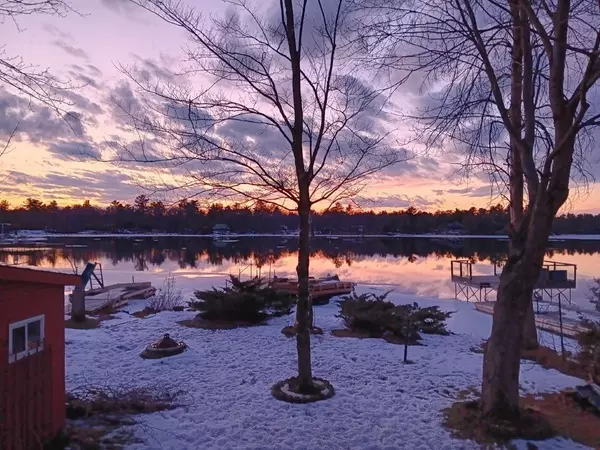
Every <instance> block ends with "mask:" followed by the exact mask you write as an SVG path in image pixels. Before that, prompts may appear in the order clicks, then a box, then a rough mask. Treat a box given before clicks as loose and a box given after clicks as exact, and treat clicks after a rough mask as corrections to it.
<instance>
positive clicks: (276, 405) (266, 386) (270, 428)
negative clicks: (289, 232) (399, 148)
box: [66, 279, 585, 450]
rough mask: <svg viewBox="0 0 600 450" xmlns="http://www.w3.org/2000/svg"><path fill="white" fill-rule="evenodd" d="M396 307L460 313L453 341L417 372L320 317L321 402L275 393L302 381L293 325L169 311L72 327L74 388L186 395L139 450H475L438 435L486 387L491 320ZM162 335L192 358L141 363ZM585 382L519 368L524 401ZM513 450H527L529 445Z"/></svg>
mask: <svg viewBox="0 0 600 450" xmlns="http://www.w3.org/2000/svg"><path fill="white" fill-rule="evenodd" d="M179 281H180V280H179V279H178V282H179ZM192 281H193V283H192ZM219 281H220V282H219ZM222 282H223V279H221V280H216V279H211V280H199V279H195V280H189V279H188V280H184V283H182V284H180V285H179V287H183V288H184V294H186V295H185V298H189V295H187V294H189V293H190V292H191V288H192V284H193V286H194V287H196V288H205V287H206V286H207V284H208V285H210V284H211V283H214V284H216V285H220V284H222ZM155 285H156V286H157V287H158V286H159V284H158V283H156V284H155ZM359 291H361V289H359ZM388 298H389V300H391V301H394V302H397V303H409V302H410V303H412V302H414V301H416V302H418V303H419V304H421V305H422V306H430V305H435V304H437V305H440V306H441V308H442V309H444V310H446V311H457V312H456V314H455V315H454V316H453V317H452V318H451V319H450V320H449V321H448V325H449V329H450V330H451V331H452V332H453V333H456V334H453V335H451V336H425V337H424V340H423V343H424V344H425V345H423V346H416V347H410V348H409V354H408V356H409V359H411V360H413V361H414V362H415V364H412V365H403V364H402V363H401V360H402V356H403V355H402V354H403V347H402V346H398V345H393V344H389V343H387V342H385V341H383V340H377V339H363V340H360V339H355V338H338V337H333V336H331V335H330V334H329V331H330V330H332V329H335V328H343V324H342V322H341V319H338V318H336V317H335V315H336V313H337V312H338V307H337V304H336V303H335V301H332V302H331V303H330V304H329V305H327V306H318V307H316V308H315V320H316V325H317V326H319V327H322V328H323V329H324V330H325V334H324V335H323V336H312V337H311V341H312V355H313V359H312V360H313V373H314V375H315V376H318V377H322V378H325V379H327V380H329V381H330V382H331V383H332V384H333V386H334V387H335V389H336V394H335V396H334V397H333V398H332V399H330V400H326V401H323V402H317V403H312V404H306V405H295V404H288V403H284V402H280V401H278V400H275V399H274V398H273V397H272V395H271V392H270V389H271V386H272V385H273V384H274V383H275V382H276V381H279V380H282V379H284V378H288V377H290V376H294V375H295V374H296V373H297V368H296V341H295V339H293V338H287V337H285V336H283V335H282V334H281V329H282V328H283V327H284V326H285V325H289V324H291V323H293V317H292V316H289V317H283V318H279V319H274V320H272V321H271V322H270V323H269V324H268V325H266V326H259V327H254V328H240V329H235V330H226V331H211V330H202V329H193V328H186V327H182V326H179V325H177V324H176V322H177V321H180V320H183V319H189V318H192V317H194V315H195V313H192V312H163V313H160V314H157V315H155V316H151V317H149V318H147V319H136V318H133V317H131V316H128V315H127V314H125V313H119V314H117V316H118V318H117V319H115V320H111V321H106V322H103V323H102V324H101V328H99V329H95V330H71V329H67V330H66V339H67V389H69V388H74V387H76V386H80V385H81V384H84V383H106V382H107V381H111V382H114V383H117V384H123V383H126V384H128V385H131V386H132V387H133V386H140V387H143V386H152V385H157V384H161V385H166V386H172V387H173V388H175V389H181V390H183V391H184V394H183V396H182V397H181V399H180V401H181V403H183V405H182V406H180V407H178V408H176V409H174V410H171V411H164V412H161V413H155V414H149V415H146V416H143V419H144V420H145V422H146V424H147V425H148V427H144V428H143V429H138V431H137V434H138V436H139V437H140V438H142V439H144V440H145V443H144V444H133V445H131V446H130V448H132V449H164V450H168V449H173V450H175V449H176V450H181V449H210V448H221V449H349V448H352V449H354V448H356V449H399V448H406V449H415V450H418V449H466V448H477V445H476V444H474V443H470V442H465V441H460V440H456V439H453V438H452V437H451V436H450V433H449V432H448V431H446V430H445V429H444V428H443V427H442V425H441V424H442V413H441V410H442V409H443V408H445V407H447V406H449V405H451V404H452V403H453V402H454V401H455V399H454V398H453V395H455V394H456V393H457V392H458V391H461V390H464V389H467V388H469V387H472V386H479V384H480V382H481V367H482V355H481V354H475V353H472V352H471V351H470V350H469V349H470V348H471V347H474V346H477V345H479V344H480V342H481V340H482V339H485V338H487V337H488V335H489V331H490V327H491V320H492V319H491V317H490V316H487V315H485V314H482V313H479V312H477V311H475V309H474V306H473V305H472V304H467V303H464V302H459V301H454V300H441V299H431V298H423V297H415V296H407V295H401V294H394V293H393V294H391V295H390V296H389V297H388ZM132 306H133V305H132ZM138 307H139V305H138ZM164 333H170V334H171V336H172V337H173V338H175V339H177V340H184V341H185V342H186V343H187V344H188V346H189V349H188V350H187V351H186V352H184V353H183V354H181V355H177V356H172V357H169V358H165V359H159V360H144V359H142V358H140V357H139V354H140V352H141V351H142V350H143V349H144V347H145V346H146V345H148V344H150V343H151V342H153V341H155V340H156V339H158V338H159V337H161V336H162V335H163V334H164ZM577 384H581V381H580V380H578V379H575V378H571V377H568V376H565V375H562V374H561V373H559V372H557V371H554V370H545V369H543V368H542V367H540V366H537V365H535V364H533V363H529V362H524V363H523V365H522V372H521V386H522V390H523V392H524V393H525V392H552V391H556V390H561V389H563V388H565V387H572V386H575V385H577ZM516 444H518V447H519V448H526V447H525V443H524V442H518V443H516ZM536 444H537V445H538V446H539V448H540V449H558V448H563V449H577V448H585V447H583V446H579V445H577V444H575V443H574V442H572V441H567V440H563V439H553V440H549V441H545V442H543V443H536Z"/></svg>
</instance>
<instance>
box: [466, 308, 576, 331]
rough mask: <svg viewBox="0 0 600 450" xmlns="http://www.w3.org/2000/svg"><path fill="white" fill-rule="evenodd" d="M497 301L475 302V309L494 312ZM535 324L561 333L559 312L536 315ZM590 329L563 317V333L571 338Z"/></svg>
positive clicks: (491, 313) (540, 327)
mask: <svg viewBox="0 0 600 450" xmlns="http://www.w3.org/2000/svg"><path fill="white" fill-rule="evenodd" d="M495 303H496V302H479V303H475V309H476V310H477V311H479V312H482V313H485V314H490V315H493V314H494V305H495ZM535 324H536V326H537V328H538V329H540V330H544V331H547V332H549V333H552V334H557V335H559V336H560V334H561V325H560V317H559V316H558V312H553V313H547V314H544V315H537V314H536V316H535ZM585 331H588V329H587V328H586V327H584V326H582V325H581V324H580V323H579V322H577V321H576V320H573V319H568V318H566V317H563V318H562V334H563V336H568V337H571V338H575V337H577V335H578V334H579V333H582V332H585Z"/></svg>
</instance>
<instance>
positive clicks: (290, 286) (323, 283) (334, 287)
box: [270, 276, 354, 304]
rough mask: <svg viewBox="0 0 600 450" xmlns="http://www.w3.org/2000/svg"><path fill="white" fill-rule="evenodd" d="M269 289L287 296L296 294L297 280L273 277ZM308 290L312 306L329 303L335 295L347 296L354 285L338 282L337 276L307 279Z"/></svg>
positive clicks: (347, 282)
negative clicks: (287, 294)
mask: <svg viewBox="0 0 600 450" xmlns="http://www.w3.org/2000/svg"><path fill="white" fill-rule="evenodd" d="M270 285H271V287H272V288H273V289H275V290H276V291H278V292H285V293H289V294H298V280H293V279H292V280H290V279H288V278H277V277H275V278H274V279H273V280H272V281H271V283H270ZM308 290H309V293H310V296H311V297H312V299H313V302H314V304H320V303H323V302H327V301H329V299H330V298H331V297H335V296H337V295H348V294H350V293H352V291H353V290H354V283H352V282H349V281H340V279H339V278H338V277H337V276H334V277H326V278H316V279H315V278H312V279H309V285H308Z"/></svg>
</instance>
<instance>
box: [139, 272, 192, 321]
mask: <svg viewBox="0 0 600 450" xmlns="http://www.w3.org/2000/svg"><path fill="white" fill-rule="evenodd" d="M182 301H183V295H182V293H181V289H176V288H175V277H174V276H173V275H171V274H169V276H168V277H167V279H166V280H165V281H164V283H163V286H162V287H161V288H159V289H158V292H157V293H156V295H155V296H154V297H151V298H149V299H148V300H147V301H146V305H147V307H148V308H149V309H152V310H154V312H159V311H170V310H172V309H173V307H175V306H179V305H181V303H182Z"/></svg>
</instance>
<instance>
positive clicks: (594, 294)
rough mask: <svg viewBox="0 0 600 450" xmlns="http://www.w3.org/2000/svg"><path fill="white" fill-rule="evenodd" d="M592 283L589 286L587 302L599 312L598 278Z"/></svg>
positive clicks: (599, 292) (599, 290)
mask: <svg viewBox="0 0 600 450" xmlns="http://www.w3.org/2000/svg"><path fill="white" fill-rule="evenodd" d="M593 283H594V284H592V285H591V286H590V292H589V293H588V297H587V298H588V300H589V301H590V303H592V304H594V305H596V309H597V310H598V311H600V278H594V279H593Z"/></svg>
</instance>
